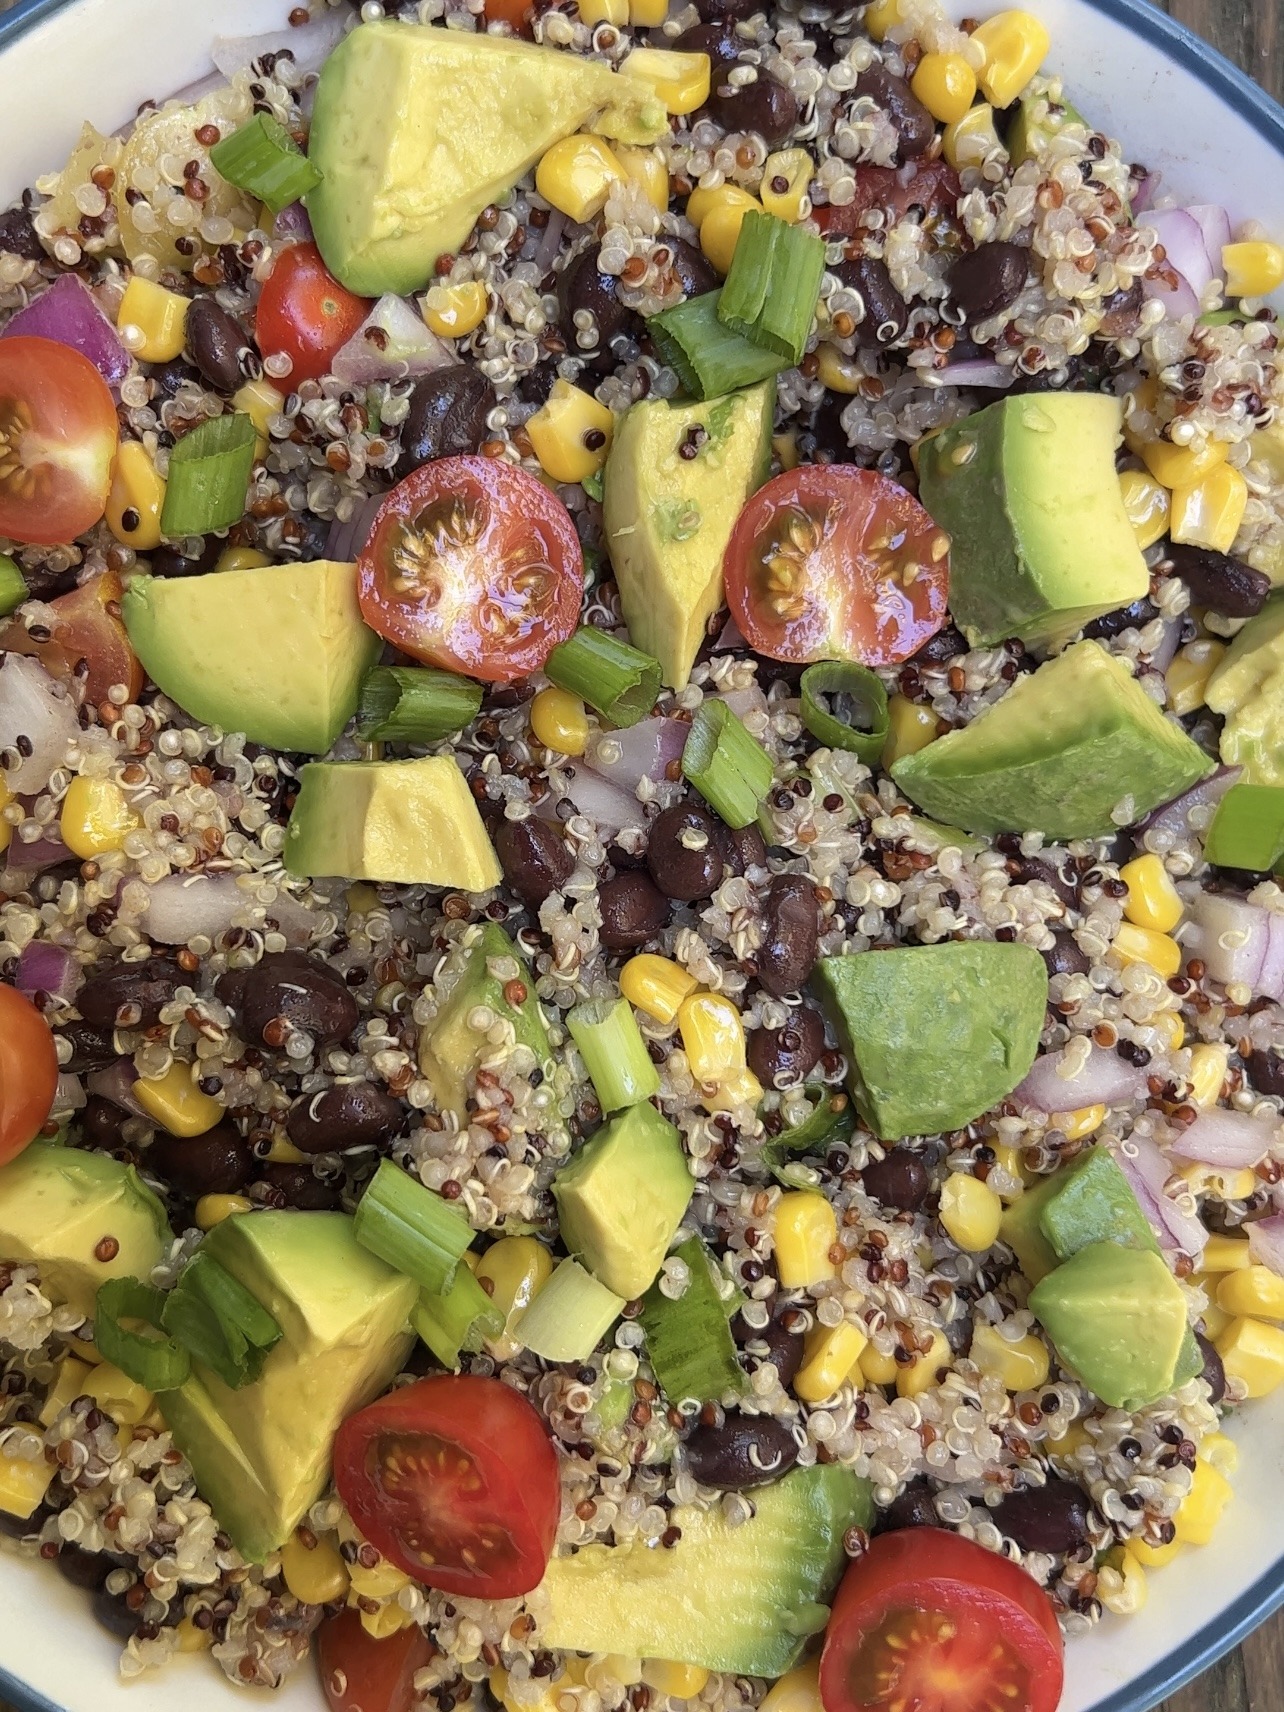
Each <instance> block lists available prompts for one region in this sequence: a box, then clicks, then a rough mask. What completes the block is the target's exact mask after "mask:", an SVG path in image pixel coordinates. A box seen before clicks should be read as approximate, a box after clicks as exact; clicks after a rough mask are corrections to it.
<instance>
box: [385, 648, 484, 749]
mask: <svg viewBox="0 0 1284 1712" xmlns="http://www.w3.org/2000/svg"><path fill="white" fill-rule="evenodd" d="M481 704H482V690H481V685H480V684H474V683H472V682H470V680H469V679H468V678H460V677H456V676H455V674H454V673H453V672H437V671H433V670H432V669H431V668H430V667H428V666H376V667H375V669H374V670H373V671H372V672H370V673H369V674H368V675H367V677H366V679H365V682H364V683H363V684H362V686H361V699H360V701H359V702H358V703H357V736H358V737H360V738H361V740H362V741H363V742H364V743H436V742H438V741H440V739H441V738H443V737H450V736H452V735H453V734H454V733H455V732H456V731H462V730H463V728H464V727H465V726H466V725H469V724H471V723H472V721H473V720H474V719H476V717H477V713H478V710H479V708H480V707H481Z"/></svg>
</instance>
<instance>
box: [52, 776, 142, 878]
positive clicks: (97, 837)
mask: <svg viewBox="0 0 1284 1712" xmlns="http://www.w3.org/2000/svg"><path fill="white" fill-rule="evenodd" d="M141 825H142V822H141V821H140V820H139V818H138V816H137V815H136V814H135V813H134V811H133V809H132V808H131V807H130V806H129V802H128V799H127V798H126V796H125V793H124V792H123V791H122V790H121V788H120V786H119V785H117V784H114V783H113V782H112V780H111V779H99V778H92V779H91V778H87V777H86V776H85V775H84V774H83V773H80V774H77V776H76V777H75V778H74V779H73V780H72V781H71V784H70V785H69V786H68V787H67V795H66V796H65V797H64V798H63V804H62V818H61V820H60V822H59V830H60V831H61V833H62V841H63V843H64V844H65V845H66V846H67V848H68V850H70V851H71V853H72V855H73V856H79V857H80V859H81V861H82V862H87V861H88V860H89V859H90V858H91V857H93V856H102V855H105V854H106V853H107V851H109V850H119V849H120V847H121V845H122V844H123V843H124V842H125V837H126V834H128V833H130V832H136V831H137V830H138V828H139V826H141Z"/></svg>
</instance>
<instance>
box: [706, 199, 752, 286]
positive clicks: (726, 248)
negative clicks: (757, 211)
mask: <svg viewBox="0 0 1284 1712" xmlns="http://www.w3.org/2000/svg"><path fill="white" fill-rule="evenodd" d="M758 206H759V205H758V204H757V203H756V202H754V203H750V204H749V207H746V206H745V205H744V204H743V203H740V202H720V203H719V204H718V205H717V207H716V208H711V209H710V210H709V212H708V213H707V214H706V215H705V217H704V219H703V220H702V221H701V222H700V248H701V249H702V250H703V251H704V253H705V256H706V258H707V259H708V260H709V261H710V262H711V263H712V264H713V266H714V267H715V268H716V269H717V271H718V272H719V273H720V274H722V276H723V277H724V278H725V277H726V276H727V274H729V273H730V272H731V262H732V259H733V257H734V256H735V253H736V245H737V244H738V243H739V242H740V228H741V227H742V226H743V225H744V223H745V215H746V214H747V213H748V212H749V208H750V207H753V208H756V207H758Z"/></svg>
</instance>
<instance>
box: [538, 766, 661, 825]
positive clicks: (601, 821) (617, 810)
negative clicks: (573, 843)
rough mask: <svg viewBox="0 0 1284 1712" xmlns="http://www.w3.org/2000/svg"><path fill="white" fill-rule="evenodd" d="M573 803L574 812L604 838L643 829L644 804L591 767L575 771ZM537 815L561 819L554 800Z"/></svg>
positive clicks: (545, 801)
mask: <svg viewBox="0 0 1284 1712" xmlns="http://www.w3.org/2000/svg"><path fill="white" fill-rule="evenodd" d="M571 801H572V803H573V804H574V805H575V812H576V813H577V814H582V815H584V816H585V818H586V819H588V820H591V821H592V822H593V824H594V825H595V826H596V827H597V829H598V831H599V832H600V833H602V834H603V836H605V837H608V838H609V837H610V836H611V835H612V834H613V833H616V832H619V831H620V829H621V828H622V827H625V826H641V825H642V824H643V822H644V820H645V819H646V815H645V813H644V811H643V808H642V804H641V803H640V802H639V801H638V799H637V798H636V797H635V796H634V795H633V793H632V792H631V791H627V790H624V789H623V788H622V787H621V786H619V785H617V784H614V783H612V781H611V780H610V779H604V778H603V777H602V775H601V774H600V773H596V772H594V770H593V769H592V767H576V769H575V777H574V778H573V779H572V780H571ZM537 812H538V813H542V814H545V816H546V817H548V816H551V817H552V818H554V819H557V818H559V817H558V816H557V815H556V812H555V806H554V804H553V802H552V799H551V798H548V797H546V798H545V800H544V803H543V804H541V805H540V809H539V810H537Z"/></svg>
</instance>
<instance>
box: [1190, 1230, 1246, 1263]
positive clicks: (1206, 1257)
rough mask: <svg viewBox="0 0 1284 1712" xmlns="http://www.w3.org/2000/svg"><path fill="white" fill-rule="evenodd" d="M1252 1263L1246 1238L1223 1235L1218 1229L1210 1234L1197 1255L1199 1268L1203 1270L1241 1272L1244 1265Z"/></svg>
mask: <svg viewBox="0 0 1284 1712" xmlns="http://www.w3.org/2000/svg"><path fill="white" fill-rule="evenodd" d="M1252 1264H1253V1261H1252V1256H1251V1255H1250V1253H1249V1248H1248V1239H1247V1238H1246V1237H1242V1236H1223V1235H1222V1234H1221V1232H1220V1231H1213V1232H1212V1233H1211V1234H1210V1236H1209V1238H1208V1242H1207V1243H1206V1244H1205V1247H1204V1252H1203V1254H1201V1255H1200V1257H1199V1265H1200V1270H1201V1271H1203V1272H1241V1271H1243V1269H1244V1267H1246V1266H1251V1265H1252Z"/></svg>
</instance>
